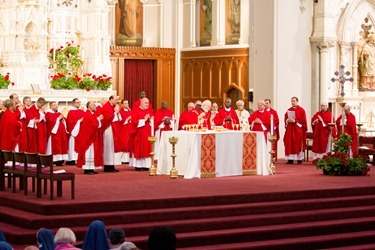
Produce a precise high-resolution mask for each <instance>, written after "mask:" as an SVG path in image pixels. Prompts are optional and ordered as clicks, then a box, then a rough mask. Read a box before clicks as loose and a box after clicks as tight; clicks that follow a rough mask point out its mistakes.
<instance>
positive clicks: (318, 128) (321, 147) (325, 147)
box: [311, 102, 332, 159]
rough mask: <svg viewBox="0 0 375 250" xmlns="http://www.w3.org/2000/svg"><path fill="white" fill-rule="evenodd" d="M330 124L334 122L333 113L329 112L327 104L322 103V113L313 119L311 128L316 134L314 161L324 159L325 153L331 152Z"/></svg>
mask: <svg viewBox="0 0 375 250" xmlns="http://www.w3.org/2000/svg"><path fill="white" fill-rule="evenodd" d="M330 122H332V113H331V112H329V111H328V105H327V103H325V102H322V103H321V105H320V111H318V112H317V113H316V114H315V115H314V116H313V117H312V118H311V126H312V130H313V134H314V136H313V144H312V151H313V153H314V159H316V158H322V157H323V154H324V153H327V152H329V140H328V139H329V135H330V132H331V130H330V127H329V123H330Z"/></svg>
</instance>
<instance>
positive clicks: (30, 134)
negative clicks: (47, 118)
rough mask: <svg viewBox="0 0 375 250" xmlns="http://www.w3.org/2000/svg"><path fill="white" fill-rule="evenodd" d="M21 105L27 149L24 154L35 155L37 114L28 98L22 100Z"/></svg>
mask: <svg viewBox="0 0 375 250" xmlns="http://www.w3.org/2000/svg"><path fill="white" fill-rule="evenodd" d="M23 105H24V106H25V108H24V112H25V114H26V129H25V131H26V134H27V148H26V150H25V151H26V152H29V153H36V152H37V128H36V127H37V125H36V124H37V123H36V120H37V117H38V116H39V112H38V110H37V108H36V107H35V104H34V105H33V104H32V102H31V98H30V97H29V96H25V97H24V98H23Z"/></svg>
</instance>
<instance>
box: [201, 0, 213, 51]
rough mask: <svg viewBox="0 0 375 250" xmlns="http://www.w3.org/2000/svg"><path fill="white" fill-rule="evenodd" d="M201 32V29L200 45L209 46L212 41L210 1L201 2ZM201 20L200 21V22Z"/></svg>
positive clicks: (203, 0)
mask: <svg viewBox="0 0 375 250" xmlns="http://www.w3.org/2000/svg"><path fill="white" fill-rule="evenodd" d="M201 10H202V13H203V15H201V16H203V18H202V19H203V30H202V29H201V41H200V45H202V46H207V45H211V39H212V0H202V5H201ZM202 19H201V20H202Z"/></svg>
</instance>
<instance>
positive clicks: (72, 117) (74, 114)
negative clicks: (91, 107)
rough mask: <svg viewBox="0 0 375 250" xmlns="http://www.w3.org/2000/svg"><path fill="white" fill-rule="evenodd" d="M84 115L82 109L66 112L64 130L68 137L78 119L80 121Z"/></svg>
mask: <svg viewBox="0 0 375 250" xmlns="http://www.w3.org/2000/svg"><path fill="white" fill-rule="evenodd" d="M84 115H85V111H83V110H82V109H71V110H69V112H68V116H67V117H66V130H67V131H68V133H69V135H68V137H70V135H71V133H72V130H73V129H74V127H75V126H76V124H77V122H78V120H79V119H81V118H82V117H83V116H84Z"/></svg>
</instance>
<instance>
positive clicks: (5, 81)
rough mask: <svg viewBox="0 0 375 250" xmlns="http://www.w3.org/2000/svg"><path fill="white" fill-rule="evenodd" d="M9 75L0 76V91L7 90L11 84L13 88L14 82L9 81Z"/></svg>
mask: <svg viewBox="0 0 375 250" xmlns="http://www.w3.org/2000/svg"><path fill="white" fill-rule="evenodd" d="M9 76H10V73H6V75H5V76H4V75H2V74H0V89H7V88H8V86H9V85H10V84H11V85H12V86H14V82H11V81H10V80H9Z"/></svg>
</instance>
